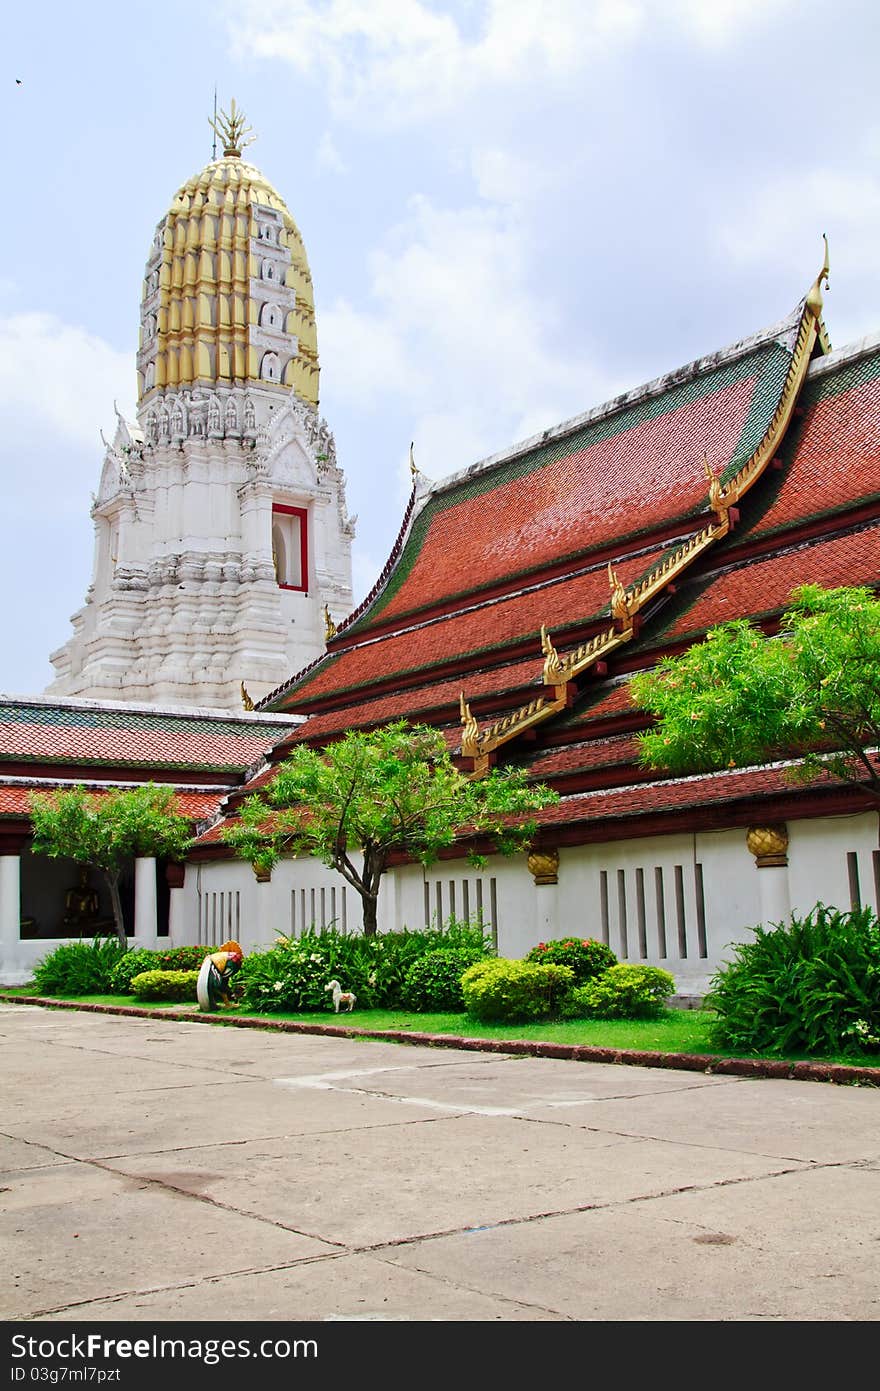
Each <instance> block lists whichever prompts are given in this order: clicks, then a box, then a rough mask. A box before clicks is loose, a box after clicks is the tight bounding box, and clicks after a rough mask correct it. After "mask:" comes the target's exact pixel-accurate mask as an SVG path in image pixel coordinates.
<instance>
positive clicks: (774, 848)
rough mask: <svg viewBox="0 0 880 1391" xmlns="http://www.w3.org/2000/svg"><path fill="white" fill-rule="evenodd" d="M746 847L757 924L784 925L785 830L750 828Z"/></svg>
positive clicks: (787, 903) (787, 897)
mask: <svg viewBox="0 0 880 1391" xmlns="http://www.w3.org/2000/svg"><path fill="white" fill-rule="evenodd" d="M746 845H747V846H748V848H749V850H750V851H751V853H752V854H753V855H754V857H755V865H756V866H757V871H758V893H759V895H760V900H761V921H762V922H763V924H764V926H765V927H767V926H769V925H770V924H771V923H780V922H785V920H786V919H787V918H789V917H790V916H791V889H790V887H789V882H788V829H787V827H786V826H785V825H784V823H782V822H777V823H775V824H773V825H771V826H750V827H749V831H748V835H747V836H746Z"/></svg>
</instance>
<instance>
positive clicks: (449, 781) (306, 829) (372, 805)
mask: <svg viewBox="0 0 880 1391" xmlns="http://www.w3.org/2000/svg"><path fill="white" fill-rule="evenodd" d="M556 801H558V797H557V795H556V793H555V792H552V791H550V790H549V789H548V788H545V787H542V786H529V785H528V784H527V782H526V777H525V774H524V773H521V772H513V771H509V772H503V773H499V772H497V771H496V770H493V771H492V772H491V773H490V774H489V776H488V777H486V778H482V779H480V780H476V779H472V778H468V777H467V776H466V775H465V774H464V773H461V772H459V770H458V769H457V768H456V766H455V764H454V763H453V761H452V758H451V756H450V754H449V751H448V749H447V747H446V743H445V741H444V739H443V736H442V734H440V733H439V732H438V731H437V730H434V729H429V728H428V727H427V726H424V725H417V726H410V725H408V724H407V723H406V721H405V720H398V721H397V722H395V723H394V724H390V725H386V726H384V727H383V728H381V729H376V730H373V731H371V732H369V733H364V732H361V731H357V730H353V731H350V732H349V733H348V734H346V735H345V736H344V738H342V739H340V740H339V741H338V742H337V743H334V744H330V745H328V747H326V748H324V749H321V750H315V749H311V748H307V747H306V746H305V745H303V746H301V747H300V748H297V749H296V750H295V751H294V752H293V754H292V755H291V756H290V758H288V759H287V760H286V761H285V762H284V763H283V764H281V766H280V767H279V769H278V773H277V775H276V777H275V779H274V781H273V782H272V783H270V785H269V786H268V788H267V789H266V790H265V792H261V793H255V794H253V795H252V796H250V797H248V798H247V799H246V801H245V802H244V803H243V804H242V807H241V812H240V819H239V821H238V822H237V823H235V824H234V825H232V826H230V827H227V828H226V829H225V831H224V832H223V839H224V841H225V842H226V843H227V844H228V845H230V846H232V847H233V848H234V850H235V852H236V854H238V855H240V856H241V857H242V858H243V859H247V860H250V862H251V863H252V864H253V866H254V868H255V869H257V870H271V869H272V867H273V866H274V865H275V864H276V863H277V862H278V860H279V859H280V857H281V855H282V854H284V853H290V854H299V853H301V852H306V853H308V854H311V855H315V856H317V858H318V859H320V860H321V861H322V862H323V863H324V864H325V865H327V867H328V868H329V869H335V870H337V871H338V873H339V874H341V875H342V876H343V878H344V879H346V880H347V881H348V883H349V884H351V885H352V887H353V888H354V889H356V890H357V892H358V893H359V894H360V897H361V901H362V905H363V926H364V933H365V934H367V935H369V934H372V933H375V931H376V912H377V905H378V901H379V886H380V883H381V880H382V876H383V874H384V873H385V871H386V869H387V868H388V863H389V860H390V857H391V856H392V855H394V854H407V855H411V856H412V857H413V858H415V859H418V860H421V862H422V863H423V864H426V865H427V864H431V863H432V862H433V861H434V860H436V859H437V856H438V854H439V852H440V851H441V850H442V849H443V848H444V847H446V846H449V845H452V843H453V842H454V840H455V838H456V833H457V832H462V831H464V830H466V832H467V834H468V835H469V836H470V835H488V836H489V837H490V838H491V839H492V840H493V841H494V843H495V845H496V846H497V848H498V849H499V850H501V851H502V853H504V854H511V853H513V852H514V851H515V850H517V849H521V848H523V846H524V845H526V844H527V843H528V842H529V840H530V839H531V837H532V836H533V835H534V832H535V823H534V822H533V821H530V820H525V819H524V818H525V816H526V814H527V813H528V812H531V811H536V810H537V809H538V808H540V807H542V806H546V805H548V804H549V803H551V802H556ZM357 851H360V853H361V855H362V857H363V863H362V866H361V868H360V869H358V868H357V866H356V865H355V863H354V861H353V860H352V858H351V857H352V852H357ZM469 858H470V859H471V862H472V863H475V864H481V863H482V859H481V857H480V856H479V855H477V854H475V853H472V854H471V855H470V857H469Z"/></svg>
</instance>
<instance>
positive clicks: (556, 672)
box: [541, 623, 563, 686]
mask: <svg viewBox="0 0 880 1391" xmlns="http://www.w3.org/2000/svg"><path fill="white" fill-rule="evenodd" d="M541 651H542V652H543V653H544V685H545V686H558V685H559V683H560V682H561V681H562V679H563V676H562V663H561V662H560V660H559V653H558V652H557V651H556V648H555V647H554V646H553V643H552V642H551V641H550V634H549V633H548V632H547V627H546V624H544V623H542V624H541Z"/></svg>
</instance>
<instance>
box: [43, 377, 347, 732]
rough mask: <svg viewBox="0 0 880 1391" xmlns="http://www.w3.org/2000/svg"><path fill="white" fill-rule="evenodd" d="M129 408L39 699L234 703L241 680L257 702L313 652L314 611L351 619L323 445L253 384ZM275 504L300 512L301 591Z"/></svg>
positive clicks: (316, 643)
mask: <svg viewBox="0 0 880 1391" xmlns="http://www.w3.org/2000/svg"><path fill="white" fill-rule="evenodd" d="M117 414H118V413H117ZM138 414H139V420H138V425H137V426H135V425H133V424H132V423H130V422H128V421H126V420H124V419H123V418H122V417H121V416H118V423H117V428H116V435H115V438H114V440H113V443H112V444H110V445H108V446H107V449H106V452H105V456H104V467H103V471H102V474H101V483H100V488H99V491H98V495H97V498H96V499H95V502H94V505H93V507H92V517H93V519H94V523H95V560H94V567H93V576H92V583H91V585H90V587H89V589H88V592H87V594H86V601H85V604H84V606H83V607H82V608H81V609H80V610H79V612H78V613H76V614H74V616H73V618H72V620H71V621H72V623H73V629H74V631H73V636H72V637H71V639H70V640H69V641H68V642H67V643H65V645H64V646H63V647H62V648H60V649H59V650H58V651H57V652H54V653H53V654H52V658H51V660H52V663H53V665H54V666H55V668H56V671H57V677H56V679H55V681H53V683H52V684H51V686H49V688H48V693H49V694H52V695H77V696H87V697H93V698H97V699H113V698H116V699H120V698H121V699H124V700H144V701H148V702H153V703H155V702H168V701H174V702H177V703H182V704H186V705H203V706H205V705H207V706H213V707H215V708H217V707H219V708H225V707H229V708H238V709H240V708H241V682H242V681H244V682H245V684H246V686H247V690H248V692H249V694H250V695H251V697H252V698H254V699H259V698H260V697H261V696H263V695H266V694H267V693H268V692H269V691H271V690H274V689H275V687H276V686H278V685H280V684H281V683H282V682H284V681H285V680H287V679H288V678H289V677H290V676H291V675H292V674H293V673H294V672H296V671H299V670H300V669H301V668H302V667H303V666H305V665H307V663H308V662H310V661H312V660H313V659H314V658H315V657H317V656H319V655H320V654H321V653H322V652H323V651H324V646H325V618H324V605H325V604H326V605H327V608H328V610H329V612H330V615H331V617H332V618H333V619H334V621H335V622H339V621H340V620H341V619H342V618H343V617H345V616H346V615H347V614H348V613H349V612H350V610H351V606H352V591H351V543H352V538H353V535H354V522H353V519H351V518H349V516H348V513H347V510H346V505H345V481H344V476H343V473H342V471H341V469H340V468H339V467H338V466H337V463H336V449H335V445H334V441H333V436H332V435H331V433H330V431H329V429H328V428H327V424H326V422H325V421H323V420H319V419H318V416H317V413H316V412H315V411H314V410H313V409H312V408H311V407H309V406H308V405H306V404H305V403H304V402H302V401H301V400H300V399H299V398H298V397H297V396H296V395H294V392H293V390H292V389H288V390H287V391H283V390H282V391H279V388H278V387H277V386H276V387H274V388H271V387H270V388H268V389H263V388H261V387H260V386H259V385H258V384H256V383H250V384H249V385H248V386H247V387H228V388H223V387H222V386H220V387H217V388H214V389H207V388H204V389H203V388H199V387H195V388H193V389H187V390H184V391H181V392H178V391H175V390H168V391H164V392H153V393H151V395H150V397H149V398H148V400H147V401H145V402H144V403H143V404H142V406H141V408H140V410H139V412H138ZM273 506H275V507H276V508H277V507H279V506H280V507H292V508H298V509H302V511H304V512H305V514H306V526H307V533H308V562H307V563H308V574H307V579H306V583H307V588H306V589H296V588H282V586H281V585H280V584H279V583H278V579H277V578H276V559H275V555H274V554H273ZM293 515H295V514H293ZM284 520H285V514H283V513H281V514H279V513H278V512H276V513H275V514H274V522H275V533H276V550H277V541H278V530H279V528H278V524H279V522H280V523H282V524H283V522H284ZM297 520H298V519H297ZM283 544H284V542H283V538H282V540H281V545H282V546H283ZM282 578H283V577H282ZM294 578H297V577H296V576H294Z"/></svg>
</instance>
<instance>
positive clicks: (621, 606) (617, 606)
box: [608, 560, 631, 628]
mask: <svg viewBox="0 0 880 1391" xmlns="http://www.w3.org/2000/svg"><path fill="white" fill-rule="evenodd" d="M608 583H609V584H610V586H611V613H612V615H613V616H614V617H615V618H616V619H617V620H618V621H619V622H620V623H622V624H623V626H624V628H628V627H629V626H630V622H631V619H630V612H629V603H628V602H627V597H626V590H625V589H624V587H623V585H622V584H621V583H620V579H619V578H618V575H617V572H616V571H615V569H614V567H613V565H612V564H611V561H610V560H609V562H608Z"/></svg>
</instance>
